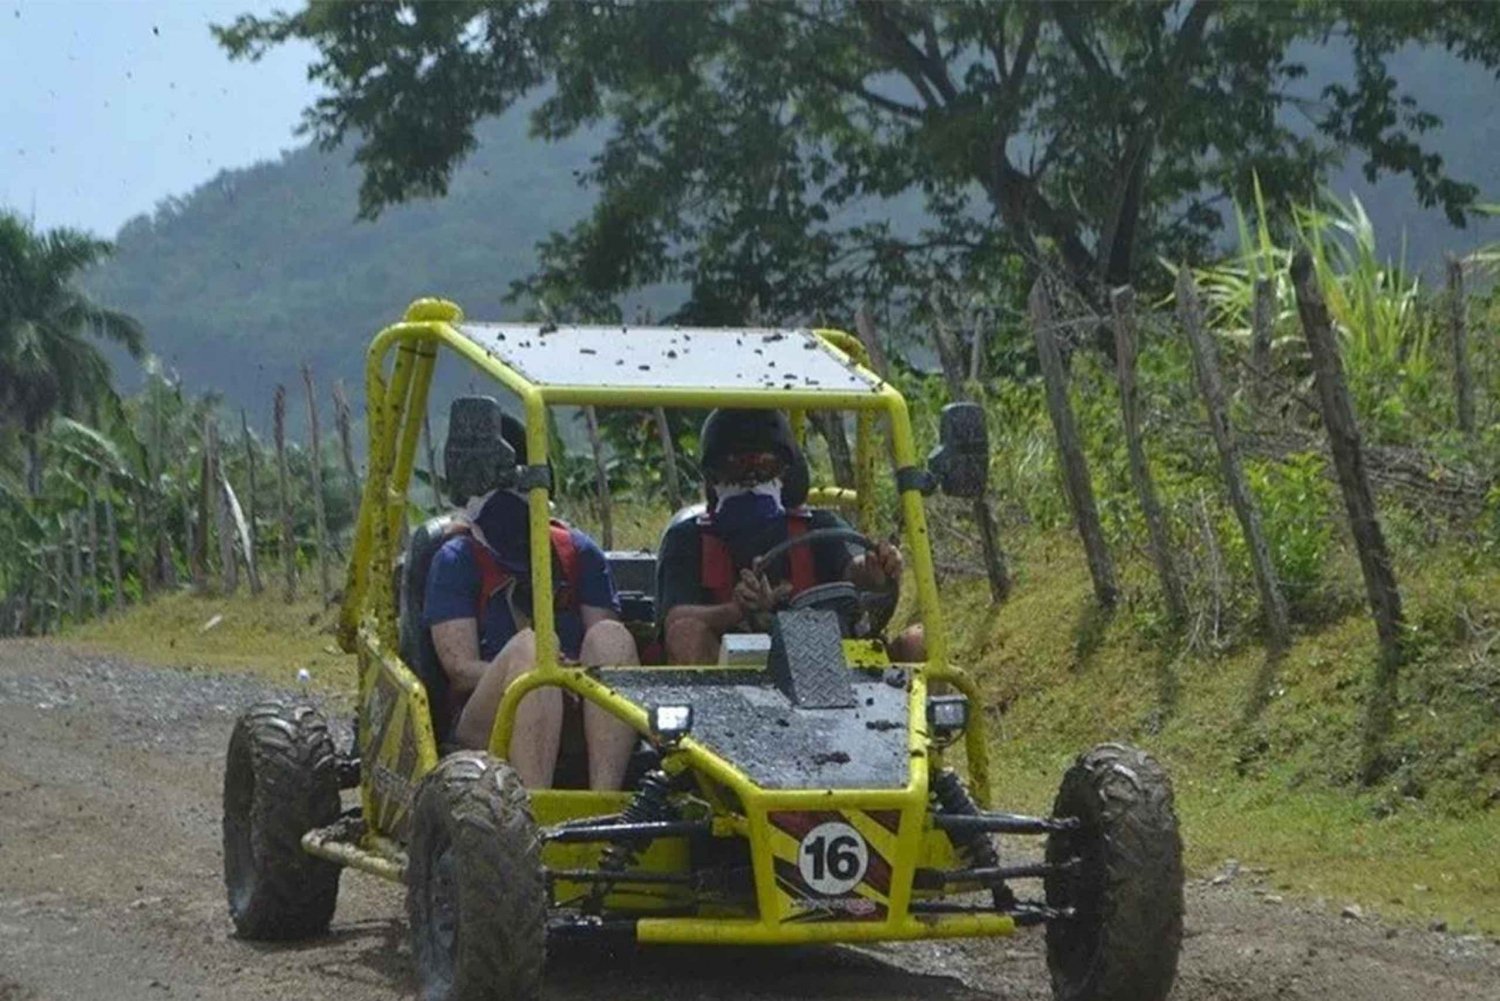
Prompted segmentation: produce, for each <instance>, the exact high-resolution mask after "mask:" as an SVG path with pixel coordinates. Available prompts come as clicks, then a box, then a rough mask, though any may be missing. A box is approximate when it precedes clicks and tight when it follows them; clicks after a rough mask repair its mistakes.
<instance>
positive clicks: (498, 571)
mask: <svg viewBox="0 0 1500 1001" xmlns="http://www.w3.org/2000/svg"><path fill="white" fill-rule="evenodd" d="M548 527H549V530H550V534H551V541H552V557H553V561H554V569H556V570H559V571H561V572H560V573H558V574H555V575H554V578H553V582H552V584H553V597H552V613H553V615H557V614H559V613H561V612H571V611H573V610H574V609H575V608H577V607H578V605H579V598H578V594H579V566H578V547H577V546H576V545H575V544H574V542H573V530H572V529H571V528H570V527H569V526H568V524H567V522H564V521H559V520H558V519H556V518H554V519H552V522H551V524H550V525H549V526H548ZM451 534H453V535H455V536H462V537H463V538H466V539H468V540H469V553H470V554H471V555H472V556H473V558H474V566H475V567H476V568H477V569H478V570H479V596H478V599H477V600H476V602H475V608H474V617H475V619H476V620H478V622H479V629H480V631H481V632H483V630H484V622H485V615H486V614H487V613H488V611H489V605H490V598H492V597H493V596H494V595H496V594H500V593H503V592H504V591H505V589H506V588H508V587H510V586H511V584H512V583H514V582H515V579H516V575H515V573H514V572H513V571H511V569H510V568H509V567H507V566H505V565H504V564H503V563H501V562H500V558H499V557H498V556H497V555H495V551H494V550H493V549H491V548H490V547H489V546H487V545H485V544H484V543H483V542H480V541H479V540H478V539H476V538H475V537H474V534H473V533H472V532H470V531H469V526H468V525H467V524H466V523H463V522H458V523H456V524H455V525H454V526H453V528H452V529H451Z"/></svg>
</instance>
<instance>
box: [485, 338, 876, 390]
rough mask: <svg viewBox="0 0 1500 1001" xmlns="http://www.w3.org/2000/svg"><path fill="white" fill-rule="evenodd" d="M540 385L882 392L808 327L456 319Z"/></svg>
mask: <svg viewBox="0 0 1500 1001" xmlns="http://www.w3.org/2000/svg"><path fill="white" fill-rule="evenodd" d="M455 326H456V327H457V329H458V331H459V332H460V333H461V334H463V335H464V336H465V337H467V338H469V340H471V341H473V342H474V343H475V344H476V345H478V346H479V347H481V348H483V349H484V350H485V351H487V352H488V353H489V354H491V355H493V356H494V357H495V358H497V359H498V360H500V361H501V362H503V363H504V364H505V365H506V366H508V367H510V368H511V369H513V370H515V371H516V372H518V373H520V374H521V375H522V376H524V377H525V378H526V380H527V381H528V382H530V383H532V384H533V385H535V386H538V387H541V388H543V389H545V388H546V387H549V386H550V387H570V388H580V389H604V388H610V387H629V388H637V389H674V390H680V389H701V390H721V391H756V390H783V391H784V390H798V391H802V392H810V393H818V392H827V393H849V392H867V393H875V392H878V391H879V389H880V386H881V383H880V382H879V380H878V379H876V378H875V377H874V376H873V375H869V374H868V373H866V372H864V371H862V370H860V369H859V368H858V367H857V366H855V365H854V364H853V363H852V362H850V361H849V359H848V358H846V357H845V356H844V355H843V353H842V352H839V351H837V350H835V349H834V348H832V347H830V346H829V345H828V344H827V343H825V342H824V341H823V340H822V339H821V338H820V337H818V336H817V335H816V334H814V333H812V332H811V331H808V330H764V329H757V330H748V329H733V328H729V329H706V328H693V327H628V326H611V327H592V326H591V327H579V326H538V325H536V324H513V323H501V324H496V323H468V322H461V323H458V324H455Z"/></svg>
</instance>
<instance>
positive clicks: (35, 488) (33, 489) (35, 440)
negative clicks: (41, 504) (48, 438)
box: [23, 431, 42, 497]
mask: <svg viewBox="0 0 1500 1001" xmlns="http://www.w3.org/2000/svg"><path fill="white" fill-rule="evenodd" d="M39 434H40V433H39V432H36V431H28V432H26V434H25V435H24V436H23V437H25V439H26V492H27V493H28V494H30V495H31V496H32V497H40V496H41V495H42V447H41V441H40V438H39Z"/></svg>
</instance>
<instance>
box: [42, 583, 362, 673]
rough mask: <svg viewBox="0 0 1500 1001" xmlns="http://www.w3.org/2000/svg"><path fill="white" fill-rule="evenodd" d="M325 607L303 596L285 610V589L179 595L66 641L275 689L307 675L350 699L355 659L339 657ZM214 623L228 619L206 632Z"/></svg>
mask: <svg viewBox="0 0 1500 1001" xmlns="http://www.w3.org/2000/svg"><path fill="white" fill-rule="evenodd" d="M321 605H322V602H320V601H319V600H318V599H317V598H316V597H312V598H309V597H306V596H304V597H302V598H300V599H298V600H297V601H295V602H292V603H291V604H288V603H286V602H285V601H283V600H282V599H281V597H280V589H268V590H266V591H264V592H262V593H261V594H260V595H257V596H255V597H251V596H250V595H249V593H247V592H246V591H243V590H242V591H241V592H240V593H239V594H236V595H234V596H233V597H230V598H223V597H218V596H216V595H193V594H189V593H188V592H186V591H182V592H176V593H173V594H167V595H162V596H159V597H158V598H156V599H155V600H153V601H152V602H150V603H149V604H145V605H138V606H135V607H133V608H131V609H129V610H128V611H127V612H125V613H124V614H122V615H118V616H106V617H103V618H100V619H97V620H95V621H93V622H90V623H86V624H84V625H82V626H78V627H75V628H72V629H69V630H68V631H67V632H66V633H64V635H63V639H64V640H65V641H66V642H68V643H69V644H70V645H72V646H75V647H78V648H81V649H83V650H90V651H97V652H110V653H117V654H122V655H124V656H126V657H129V658H131V659H132V660H139V661H142V662H144V663H148V664H154V665H162V666H166V667H182V668H187V669H190V670H205V671H242V672H246V673H250V674H254V675H257V676H259V677H262V678H265V679H267V680H268V681H272V682H275V683H278V684H292V683H294V682H295V680H296V676H297V671H298V669H300V668H307V669H308V670H309V671H310V672H311V673H312V676H313V683H314V684H315V685H318V686H319V687H323V688H327V689H333V690H339V691H348V692H353V691H354V686H355V670H354V659H353V658H352V657H349V656H346V655H345V654H344V653H342V652H341V651H339V649H338V645H337V643H336V642H335V639H334V635H333V623H334V619H335V617H336V615H337V610H336V609H329V610H328V611H326V612H325V611H323V610H322V608H321ZM216 615H220V616H223V618H222V619H220V621H219V623H218V624H217V625H215V626H214V627H212V628H210V629H207V630H205V629H204V626H205V625H207V624H208V622H209V621H210V620H212V619H213V617H214V616H216Z"/></svg>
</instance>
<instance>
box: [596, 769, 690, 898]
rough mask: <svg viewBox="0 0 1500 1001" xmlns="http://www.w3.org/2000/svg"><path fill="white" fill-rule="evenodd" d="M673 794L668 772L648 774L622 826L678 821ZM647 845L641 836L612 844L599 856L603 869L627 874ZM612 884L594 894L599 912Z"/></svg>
mask: <svg viewBox="0 0 1500 1001" xmlns="http://www.w3.org/2000/svg"><path fill="white" fill-rule="evenodd" d="M671 791H672V780H671V778H670V777H669V776H668V775H667V773H666V772H664V771H661V770H660V769H656V770H654V771H650V772H647V773H646V774H645V775H643V776H642V777H641V784H640V785H639V786H638V787H637V788H636V790H635V795H634V796H633V797H631V800H630V802H629V803H628V804H626V806H625V809H624V810H622V811H621V812H620V819H619V820H618V821H617V822H618V823H621V824H649V823H651V822H653V821H659V820H675V819H677V810H676V808H674V807H673V806H672V801H671V800H670V799H669V798H668V794H669V793H670V792H671ZM643 844H645V842H644V841H643V840H642V839H641V838H638V837H632V836H631V835H628V834H627V835H622V836H621V837H618V838H616V839H615V840H614V841H611V842H610V843H609V845H608V846H606V847H605V849H604V851H602V852H600V853H599V869H600V871H602V872H624V871H626V870H627V869H629V868H630V867H631V866H633V865H635V863H636V858H637V857H638V856H639V854H640V850H641V848H642V846H643ZM612 885H613V884H611V883H596V884H594V889H593V893H592V894H591V895H590V904H591V905H592V909H593V910H594V911H596V912H597V911H598V909H599V908H600V906H601V905H602V904H603V902H604V896H605V894H606V893H608V892H609V888H610V887H611V886H612Z"/></svg>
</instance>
